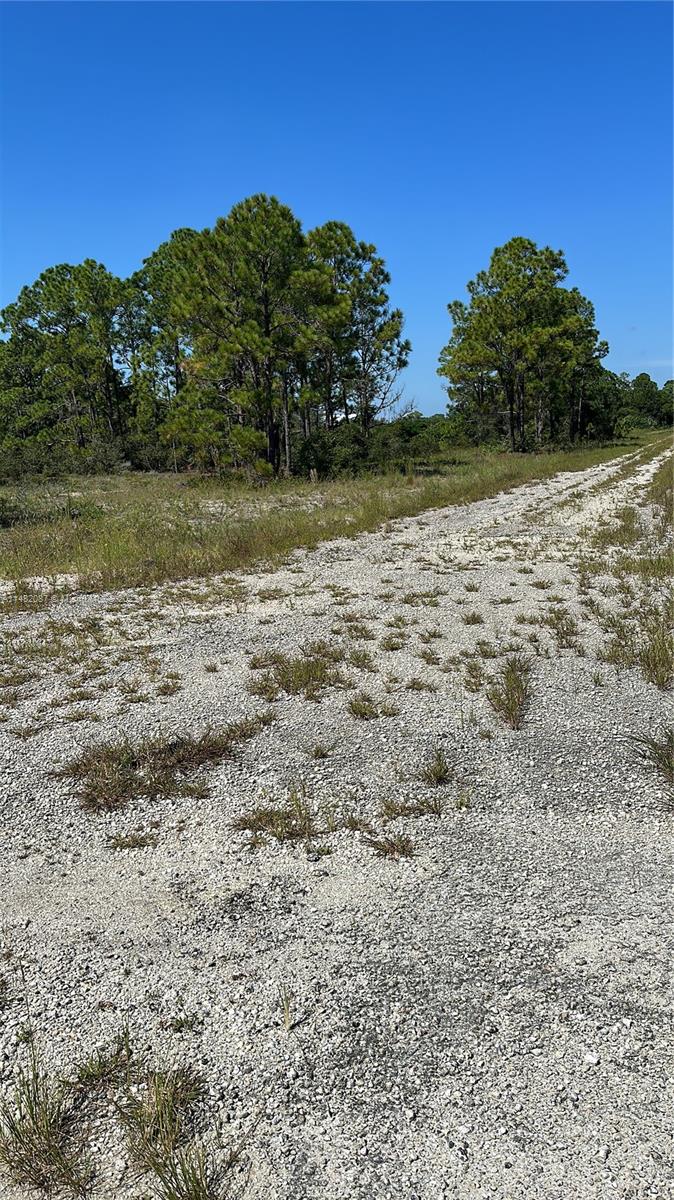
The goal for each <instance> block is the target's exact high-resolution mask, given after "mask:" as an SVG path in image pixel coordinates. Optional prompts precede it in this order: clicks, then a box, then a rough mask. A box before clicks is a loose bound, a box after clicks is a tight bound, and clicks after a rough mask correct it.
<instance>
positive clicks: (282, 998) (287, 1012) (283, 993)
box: [278, 983, 295, 1033]
mask: <svg viewBox="0 0 674 1200" xmlns="http://www.w3.org/2000/svg"><path fill="white" fill-rule="evenodd" d="M278 996H279V1005H280V1008H281V1017H282V1020H283V1028H284V1029H285V1031H286V1033H290V1031H291V1029H292V1027H293V1025H294V1023H295V1022H294V1021H293V1000H294V999H295V996H294V994H293V992H292V990H291V988H290V987H289V986H288V984H287V983H282V984H280V986H279V990H278Z"/></svg>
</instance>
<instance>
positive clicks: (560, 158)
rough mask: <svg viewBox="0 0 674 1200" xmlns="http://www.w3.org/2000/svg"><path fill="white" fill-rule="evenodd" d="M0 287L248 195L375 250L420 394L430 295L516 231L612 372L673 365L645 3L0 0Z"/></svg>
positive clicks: (654, 16) (138, 248)
mask: <svg viewBox="0 0 674 1200" xmlns="http://www.w3.org/2000/svg"><path fill="white" fill-rule="evenodd" d="M2 24H3V39H2V44H3V64H2V75H3V184H2V201H3V212H2V263H1V266H2V281H1V282H2V288H1V293H0V302H2V303H6V302H8V301H10V300H12V299H13V298H14V297H15V295H16V294H17V292H18V290H19V288H20V287H21V286H22V284H24V283H29V282H32V281H33V280H34V279H35V278H36V277H37V276H38V275H39V273H40V272H41V271H42V270H44V268H45V267H47V266H50V265H51V264H53V263H56V262H77V261H79V260H81V259H82V258H85V257H87V256H89V257H93V258H97V259H99V260H101V261H102V262H104V263H105V264H106V265H107V266H108V267H109V268H110V270H112V271H114V272H116V273H118V274H120V275H124V274H127V273H129V272H131V271H132V270H134V269H135V268H136V267H137V266H138V265H139V264H140V262H141V260H142V259H143V257H145V256H146V255H147V254H149V253H150V252H151V250H152V249H153V248H154V247H155V246H156V245H157V244H158V243H159V242H161V241H163V240H164V239H165V238H166V237H167V236H168V235H169V234H170V232H171V230H172V229H175V228H177V227H179V226H185V225H189V226H193V227H195V228H203V227H204V226H206V225H210V224H212V223H213V221H214V220H215V218H216V217H217V216H218V215H221V214H225V213H226V212H227V211H228V210H229V208H230V207H231V205H232V204H233V203H235V202H236V201H237V200H240V199H242V198H243V197H244V196H247V195H250V194H252V193H254V192H259V191H264V192H269V193H273V194H275V195H277V196H278V197H279V198H280V199H281V200H283V201H284V202H285V203H287V204H289V205H290V206H291V207H292V208H293V210H294V211H295V212H296V214H297V215H298V217H300V219H301V220H302V222H303V224H304V226H305V227H306V228H310V227H312V226H313V225H316V224H319V223H321V222H323V221H325V220H328V219H330V218H336V219H339V220H344V221H346V222H348V223H349V224H350V225H351V226H352V227H353V229H354V231H355V232H356V234H357V236H359V237H361V238H364V239H366V240H368V241H373V242H375V243H376V244H377V246H378V248H379V249H380V252H381V253H382V254H383V255H384V257H385V259H386V261H387V263H388V266H389V269H390V271H391V274H392V277H393V282H392V288H391V292H392V298H393V300H394V302H395V303H396V304H397V305H399V306H400V307H401V308H402V309H403V310H404V312H405V315H406V332H407V335H408V336H409V337H410V338H411V340H412V343H413V348H414V350H413V355H412V359H411V363H410V366H409V368H408V370H407V372H406V374H405V396H406V398H407V399H409V400H413V401H415V402H416V404H417V406H418V407H420V408H421V409H422V410H423V411H426V412H432V411H440V410H441V409H442V407H443V404H444V396H443V392H442V388H441V385H440V381H439V380H438V379H437V377H436V375H435V368H436V365H437V355H438V351H439V350H440V347H441V346H442V345H443V343H444V342H445V341H446V340H447V337H448V335H449V329H450V326H449V320H448V317H447V314H446V307H445V306H446V304H447V301H449V300H451V299H455V298H456V297H458V296H462V295H463V292H464V288H465V283H466V281H467V280H468V279H469V278H471V277H472V276H473V275H474V274H475V272H476V271H477V270H479V269H480V268H481V267H483V266H486V264H487V262H488V259H489V254H490V252H491V250H492V249H493V247H494V246H495V245H498V244H500V243H502V242H504V241H506V240H507V239H508V238H509V237H512V236H514V235H516V234H521V235H524V236H527V237H531V238H533V239H534V240H535V241H538V242H540V243H547V244H550V245H552V246H554V247H555V248H560V247H561V248H563V249H564V250H565V251H566V254H567V260H568V263H569V266H570V268H571V275H570V280H571V282H572V283H573V284H576V285H577V286H578V287H580V289H581V290H582V291H583V292H584V293H585V294H586V295H587V296H589V297H590V299H592V300H593V302H594V304H595V307H596V310H597V320H598V324H599V328H600V330H601V333H602V335H603V336H604V337H606V338H607V339H608V341H609V343H610V345H611V354H610V357H609V358H608V359H607V365H608V366H610V367H611V368H612V369H613V370H616V371H621V370H626V371H629V372H630V374H636V373H637V372H638V371H642V370H645V371H648V372H649V373H650V374H651V375H652V376H653V377H654V378H655V379H657V380H658V381H660V382H662V381H664V380H665V379H666V378H670V377H671V376H672V375H673V374H674V371H673V370H672V365H671V356H672V347H671V341H672V329H671V324H672V205H671V172H672V161H671V159H672V153H671V148H672V130H671V88H672V77H671V76H672V68H671V43H672V29H671V26H672V10H671V7H670V6H669V4H667V3H650V2H648V0H638V2H637V3H612V2H611V0H600V2H598V3H593V2H581V3H556V2H554V0H549V2H546V0H543V2H541V3H535V2H530V3H506V2H503V3H496V4H492V3H489V2H480V0H476V2H474V3H446V4H443V3H430V4H426V3H409V4H406V3H395V4H388V3H343V4H333V3H313V4H304V3H272V4H266V3H248V4H246V3H244V4H237V3H231V4H224V3H223V4H219V3H206V4H201V3H188V4H183V3H168V4H165V3H161V2H154V3H101V4H99V3H94V2H91V3H73V4H67V3H66V4H62V3H47V4H39V3H8V4H7V3H6V4H4V5H3V6H2Z"/></svg>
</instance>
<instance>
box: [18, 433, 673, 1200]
mask: <svg viewBox="0 0 674 1200" xmlns="http://www.w3.org/2000/svg"><path fill="white" fill-rule="evenodd" d="M611 454H613V455H615V454H616V451H615V449H614V450H606V451H599V452H593V453H590V452H584V454H583V455H579V456H577V457H571V458H569V457H564V459H562V457H561V456H559V457H556V456H550V457H549V458H538V459H533V458H524V457H522V458H517V457H511V458H508V457H506V456H496V455H493V456H487V455H484V456H480V457H479V459H478V458H477V457H473V456H472V455H471V454H470V453H469V452H464V451H461V452H460V453H459V457H460V458H461V459H464V460H465V462H464V465H462V466H459V467H458V468H457V469H456V470H455V471H454V472H453V473H451V474H448V475H446V476H442V477H437V476H433V477H429V478H428V479H416V480H414V481H413V482H407V481H406V480H398V481H393V480H386V481H385V486H384V489H383V490H382V482H381V481H380V480H366V481H357V482H354V483H349V484H344V483H335V484H330V485H320V487H318V488H311V487H309V486H299V485H292V486H291V485H287V486H286V487H285V488H279V489H278V490H277V489H270V490H269V491H268V492H264V493H262V494H261V495H259V496H257V497H255V498H253V499H251V496H250V495H249V494H248V493H241V494H239V495H237V494H234V495H232V494H231V493H230V494H224V493H223V491H222V489H218V487H217V486H215V485H209V486H206V487H205V488H204V489H203V491H199V490H197V491H194V492H193V491H192V490H190V489H189V488H185V487H184V486H183V485H182V482H181V481H180V480H178V479H170V478H166V477H161V478H156V479H150V480H147V481H142V480H140V479H138V478H135V479H133V480H131V481H128V480H127V481H125V483H124V490H123V491H120V490H119V488H120V484H119V481H118V480H116V479H115V478H111V479H109V480H90V481H88V482H87V483H86V485H83V487H84V494H83V495H82V496H81V497H79V498H77V503H79V505H80V509H81V515H79V516H78V515H75V514H72V515H68V514H67V513H66V515H57V516H55V517H53V518H52V519H50V520H44V521H42V520H39V519H33V518H31V519H30V520H28V521H26V522H24V523H15V524H12V525H11V527H9V528H5V529H4V530H2V531H0V574H2V575H4V577H5V578H6V579H14V580H21V579H23V578H25V577H27V576H29V577H30V576H41V577H43V578H46V577H54V579H53V586H55V587H56V586H57V587H58V588H63V589H65V590H63V591H56V593H55V594H53V595H49V594H48V592H49V590H50V589H49V588H48V589H47V591H46V592H45V593H44V595H43V593H42V590H41V589H42V585H40V588H36V589H35V590H31V588H30V587H26V585H25V584H24V585H22V586H20V587H19V588H18V590H14V589H13V588H12V587H10V586H9V585H7V587H6V588H5V592H4V612H3V613H2V615H1V616H0V621H1V622H2V629H3V649H2V658H1V659H0V742H1V743H2V746H1V748H0V806H1V812H0V817H1V819H2V824H3V829H4V832H5V837H4V841H3V846H2V849H1V851H0V855H1V858H2V862H1V867H0V870H1V872H2V878H3V881H4V888H3V893H4V897H3V899H4V918H3V921H4V923H3V927H2V938H3V948H2V960H1V961H0V1005H1V1007H2V1017H3V1021H2V1031H1V1033H0V1064H1V1067H2V1083H1V1089H2V1093H1V1094H2V1108H1V1109H0V1130H1V1132H0V1169H1V1170H2V1171H3V1175H2V1183H0V1194H1V1195H2V1196H3V1197H4V1196H7V1198H8V1200H29V1198H32V1197H33V1196H39V1195H49V1194H50V1189H51V1191H52V1193H53V1194H55V1195H57V1194H60V1192H59V1189H60V1191H61V1192H62V1193H63V1194H64V1195H91V1197H92V1200H144V1198H146V1197H148V1196H152V1197H156V1198H158V1200H220V1198H221V1197H225V1196H226V1197H239V1196H240V1197H241V1198H242V1200H444V1198H446V1200H449V1198H450V1197H451V1198H452V1200H454V1198H458V1200H473V1198H477V1197H480V1198H481V1200H532V1198H538V1200H570V1198H573V1200H604V1198H605V1197H619V1198H621V1200H628V1198H629V1200H646V1198H647V1197H648V1198H657V1200H666V1198H667V1197H670V1196H672V1195H673V1194H674V1192H673V1189H674V1165H673V1164H674V1155H673V1153H672V1145H671V1140H670V1115H671V1114H670V1104H669V1101H668V1098H667V1086H666V1080H667V1075H668V1071H669V1070H670V1069H671V1042H670V1040H669V1039H670V1033H671V1028H670V1010H671V973H670V965H671V946H670V945H668V942H669V940H670V930H671V928H672V912H671V885H672V869H671V841H670V835H671V819H672V809H673V807H674V796H673V794H672V787H673V781H672V765H671V734H670V733H668V732H667V729H668V723H669V722H668V707H669V704H668V693H669V690H670V688H671V684H672V648H671V640H670V637H669V628H670V625H671V592H670V581H671V548H672V541H671V455H670V453H669V439H668V438H666V437H664V436H663V435H662V434H660V435H654V436H652V437H651V438H650V439H649V440H648V441H647V442H646V443H644V444H643V445H637V446H627V447H624V448H622V453H621V454H620V456H619V457H613V458H611V457H610V456H611ZM562 462H563V464H564V466H565V467H567V468H568V469H567V470H565V471H564V473H555V472H557V471H559V468H560V465H561V464H562ZM476 467H477V469H475V468H476ZM536 479H537V481H534V480H536ZM515 484H521V485H522V486H520V487H516V488H515V487H514V485H515ZM509 488H511V489H513V490H509V491H508V490H504V489H509ZM144 489H147V494H146V493H145V492H144ZM61 491H62V489H61V487H60V485H59V486H58V487H57V485H50V487H49V488H48V489H46V491H45V492H43V493H41V494H40V495H36V494H27V495H26V496H24V497H23V498H20V499H21V502H22V503H24V504H25V506H26V508H27V509H30V510H31V512H34V510H35V508H36V507H39V505H40V504H45V505H48V506H49V505H51V506H52V507H53V506H54V505H58V504H61V503H62V501H63V497H62V495H61ZM185 494H187V495H188V496H189V497H190V498H189V500H186V499H185V498H184V497H185ZM11 499H12V503H14V502H16V497H12V498H11ZM5 500H6V502H7V501H8V497H7V495H5ZM149 500H152V505H150V503H148V501H149ZM456 501H458V503H455V502H456ZM70 503H71V505H72V506H73V507H76V504H75V498H74V497H71V501H70ZM87 505H95V506H96V511H94V510H93V509H92V510H91V511H90V512H89V510H88V509H87V507H86V506H87ZM223 505H224V506H228V507H226V510H225V511H226V512H227V515H228V517H229V518H230V519H229V520H228V521H227V522H224V523H223V522H221V517H222V513H223ZM99 509H100V510H102V512H100V511H98V510H99ZM158 509H159V515H158ZM423 510H427V511H423ZM234 518H236V519H234ZM384 521H385V522H386V523H385V524H383V525H382V522H384ZM377 526H381V527H380V528H377ZM283 555H286V557H285V558H284V559H283V560H282V556H283ZM251 566H254V570H250V571H248V572H247V573H244V571H243V570H241V568H243V567H251ZM218 572H219V573H218ZM76 573H77V574H79V575H80V577H81V578H80V579H79V580H78V581H76V580H75V579H74V578H73V576H74V575H75V574H76ZM63 576H68V577H69V578H68V579H67V580H66V579H64V578H62V577H63ZM132 584H138V585H142V586H137V587H132V586H130V585H132ZM66 585H67V588H66ZM87 589H91V590H90V591H88V590H87ZM3 1189H4V1190H3Z"/></svg>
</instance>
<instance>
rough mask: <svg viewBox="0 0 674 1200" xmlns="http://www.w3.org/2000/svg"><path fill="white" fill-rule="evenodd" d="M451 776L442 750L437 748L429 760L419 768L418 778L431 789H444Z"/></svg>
mask: <svg viewBox="0 0 674 1200" xmlns="http://www.w3.org/2000/svg"><path fill="white" fill-rule="evenodd" d="M452 776H453V771H452V768H451V766H450V764H449V763H448V762H447V758H446V755H445V752H444V750H442V749H441V747H438V749H437V750H435V751H434V752H433V754H432V756H431V758H429V760H428V762H427V763H424V766H423V767H422V768H421V775H420V778H421V779H422V780H423V782H424V783H429V784H431V785H432V786H433V787H444V786H445V784H447V783H449V781H450V779H451V778H452Z"/></svg>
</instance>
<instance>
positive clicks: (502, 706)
mask: <svg viewBox="0 0 674 1200" xmlns="http://www.w3.org/2000/svg"><path fill="white" fill-rule="evenodd" d="M487 699H488V701H489V703H490V704H491V706H492V708H493V710H494V712H495V713H498V715H499V717H501V719H502V720H503V721H505V723H506V725H509V726H510V728H511V729H521V728H522V725H523V724H524V717H525V714H526V711H527V709H528V707H529V703H530V700H531V664H530V662H529V661H528V659H526V658H525V657H524V656H523V655H520V654H511V655H509V656H508V658H507V659H506V660H505V662H504V664H503V666H502V667H501V670H500V671H499V674H498V676H497V677H496V679H495V680H493V682H492V684H491V686H490V687H489V688H488V689H487Z"/></svg>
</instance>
